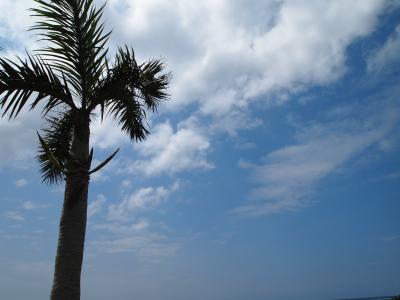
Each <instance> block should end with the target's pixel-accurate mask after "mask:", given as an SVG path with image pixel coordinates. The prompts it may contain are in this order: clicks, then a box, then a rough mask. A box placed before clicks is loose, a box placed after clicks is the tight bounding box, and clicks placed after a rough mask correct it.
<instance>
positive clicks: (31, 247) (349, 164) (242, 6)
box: [0, 0, 400, 300]
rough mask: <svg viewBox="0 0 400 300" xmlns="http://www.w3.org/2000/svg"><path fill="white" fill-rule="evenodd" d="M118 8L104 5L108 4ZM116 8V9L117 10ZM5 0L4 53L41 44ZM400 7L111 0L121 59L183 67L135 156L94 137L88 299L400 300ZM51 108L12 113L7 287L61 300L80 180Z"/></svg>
mask: <svg viewBox="0 0 400 300" xmlns="http://www.w3.org/2000/svg"><path fill="white" fill-rule="evenodd" d="M100 2H101V1H100ZM100 2H99V3H100ZM30 5H32V3H31V1H29V0H18V1H17V2H16V3H15V2H14V1H12V0H2V1H1V3H0V44H1V46H2V48H3V49H2V50H1V55H2V56H7V57H10V58H11V57H15V55H21V56H23V55H24V51H25V49H35V48H36V47H38V46H39V45H38V42H37V41H36V39H35V37H34V36H33V35H32V33H31V32H27V31H26V29H27V28H28V27H29V26H30V25H31V24H32V22H33V20H32V19H31V18H30V17H29V13H28V12H27V11H26V9H27V8H29V7H30ZM399 16H400V6H399V4H398V2H397V1H378V0H377V1H374V0H360V1H352V2H351V4H350V3H349V2H348V1H345V0H343V1H339V0H338V1H262V0H251V1H244V0H231V1H228V0H220V1H183V0H174V1H165V0H151V1H144V0H109V1H108V5H107V7H106V10H105V22H106V24H107V26H108V27H109V28H113V36H112V38H111V40H110V44H109V46H110V48H111V53H113V51H115V49H116V47H117V45H122V44H124V43H126V44H128V45H132V46H133V47H134V48H135V49H136V55H137V58H138V60H140V61H143V60H146V59H147V58H150V57H155V58H159V57H162V58H165V59H166V62H167V64H168V69H169V70H171V71H172V72H173V74H174V80H173V83H172V86H171V90H170V91H171V95H172V96H171V100H170V101H169V102H168V103H165V104H163V105H162V106H161V107H160V109H159V112H158V114H156V115H154V116H151V117H150V120H149V122H150V124H151V128H152V135H151V136H150V137H149V138H148V140H146V141H145V142H143V143H141V144H133V143H131V142H130V141H129V139H128V138H127V137H126V136H124V134H123V133H121V132H120V131H119V129H118V126H116V125H115V124H114V123H113V121H112V120H106V121H105V122H103V123H102V124H100V123H99V122H95V123H94V124H93V126H92V141H91V142H92V145H93V146H94V148H95V157H96V159H97V160H101V159H102V158H104V157H106V156H107V155H109V154H110V153H112V152H113V151H114V150H115V149H116V148H118V147H121V152H120V153H119V154H118V157H117V158H116V159H115V160H114V161H113V162H112V164H110V165H109V166H108V167H107V168H106V169H104V171H102V173H100V174H97V175H96V176H94V177H93V178H92V180H91V187H90V195H89V203H90V204H89V221H88V231H87V242H86V249H85V251H86V252H85V261H84V271H83V278H82V281H83V295H82V299H86V300H95V299H96V300H103V299H104V300H105V299H110V298H113V299H148V300H158V299H174V300H179V299H182V300H183V299H194V300H195V299H202V300H208V299H209V300H214V299H215V300H217V299H218V300H220V299H221V300H223V299H229V300H235V299H237V300H242V299H252V300H258V299H260V300H261V299H276V300H279V299H282V300H285V299H287V300H290V299H304V300H306V299H307V300H312V299H336V298H349V297H363V296H378V295H392V294H399V293H400V282H399V280H398V278H400V257H399V255H398V254H399V253H400V221H399V220H400V218H399V217H398V212H399V211H400V202H399V196H400V188H399V186H400V185H399V181H400V169H399V167H400V135H399V129H400V105H399V104H400V103H399V102H400V98H399V95H400V81H399V75H400V55H399V53H400V22H399V20H400V18H399ZM39 128H41V120H40V110H38V111H31V112H24V113H23V114H22V115H20V117H19V118H17V119H15V120H12V121H11V122H9V121H8V120H7V119H0V138H1V148H0V177H1V181H0V182H1V183H0V199H1V205H0V244H1V248H0V278H1V280H0V290H1V295H2V298H4V299H27V298H29V299H32V300H39V299H45V298H46V297H48V295H49V290H50V286H51V280H52V268H53V259H54V254H55V247H56V241H57V230H58V228H57V227H58V220H59V215H60V206H61V201H62V196H63V186H62V185H60V186H52V187H49V186H46V185H44V184H42V183H41V178H40V174H39V172H38V163H37V162H36V161H35V159H34V156H35V154H36V150H37V141H36V137H35V136H36V135H35V130H36V129H39Z"/></svg>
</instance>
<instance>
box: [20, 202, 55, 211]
mask: <svg viewBox="0 0 400 300" xmlns="http://www.w3.org/2000/svg"><path fill="white" fill-rule="evenodd" d="M22 207H23V209H25V210H36V209H42V208H47V207H49V205H48V204H40V203H35V202H32V201H25V202H24V203H23V204H22Z"/></svg>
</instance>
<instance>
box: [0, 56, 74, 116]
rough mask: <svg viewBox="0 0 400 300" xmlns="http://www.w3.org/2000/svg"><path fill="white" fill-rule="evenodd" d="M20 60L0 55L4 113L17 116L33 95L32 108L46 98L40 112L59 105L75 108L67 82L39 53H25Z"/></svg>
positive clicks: (1, 99) (0, 97)
mask: <svg viewBox="0 0 400 300" xmlns="http://www.w3.org/2000/svg"><path fill="white" fill-rule="evenodd" d="M27 56H28V58H27V59H26V60H25V61H23V60H22V59H18V62H13V61H11V60H8V59H4V58H0V108H1V109H3V116H4V115H5V114H6V113H8V112H9V117H10V118H12V117H16V116H17V115H18V113H19V112H20V111H21V109H22V108H23V107H24V106H25V104H26V103H27V102H28V100H29V99H31V96H32V95H36V97H33V98H32V99H33V100H32V103H31V109H33V108H35V107H36V105H38V104H39V102H41V100H43V99H47V102H46V104H45V105H44V108H43V113H44V114H47V112H48V111H49V110H51V109H52V108H54V107H56V106H57V105H59V104H62V103H63V104H67V105H69V106H70V107H71V108H75V105H74V103H73V100H72V95H71V92H70V90H69V87H68V84H67V83H66V82H64V84H63V83H62V82H61V80H60V79H59V78H58V76H57V75H56V74H55V73H54V72H53V70H52V68H51V67H50V66H49V65H48V64H47V63H46V62H44V61H43V60H42V59H41V58H40V56H32V55H30V54H29V53H28V54H27Z"/></svg>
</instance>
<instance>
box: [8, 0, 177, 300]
mask: <svg viewBox="0 0 400 300" xmlns="http://www.w3.org/2000/svg"><path fill="white" fill-rule="evenodd" d="M34 1H35V2H36V4H37V6H36V8H33V9H31V12H32V15H33V16H36V17H39V20H40V21H38V22H37V23H36V24H35V25H34V26H33V27H32V28H31V30H34V31H36V32H37V33H38V35H39V36H40V37H41V38H42V39H43V40H45V41H47V44H48V46H47V47H45V48H43V49H38V50H35V51H34V52H33V53H31V54H30V53H27V57H26V58H25V59H21V58H18V59H17V60H16V61H11V60H9V59H5V58H0V109H1V110H2V116H8V117H9V118H10V119H11V118H15V117H16V116H17V115H18V114H19V113H20V111H21V110H22V109H23V108H24V107H25V106H26V105H29V106H30V109H34V108H35V107H37V106H40V107H41V108H42V109H43V114H42V115H43V117H44V118H45V119H46V121H47V125H48V126H47V127H46V128H45V129H44V130H43V134H42V135H43V136H41V135H39V133H38V137H39V142H40V143H39V155H38V159H39V161H40V164H41V172H42V175H43V181H44V182H47V183H49V184H54V183H57V182H60V181H62V180H63V179H65V182H66V183H65V194H64V204H63V210H62V215H61V221H60V228H59V239H58V248H57V255H56V261H55V271H54V281H53V287H52V291H51V299H52V300H64V299H65V300H76V299H79V298H80V276H81V268H82V258H83V249H84V241H85V231H86V218H87V197H88V187H89V177H90V174H92V173H93V172H95V171H98V170H99V169H100V168H102V167H104V166H105V165H106V164H107V163H108V162H109V161H110V160H111V159H112V158H113V157H114V155H115V154H116V152H115V153H113V154H112V155H111V156H110V157H109V158H107V159H106V160H105V161H104V162H103V163H101V164H100V165H99V166H97V167H95V168H93V169H91V162H92V157H93V148H92V149H91V150H89V140H90V122H91V119H93V118H94V117H95V112H96V111H100V113H99V114H100V116H99V117H101V119H103V117H104V116H112V117H113V118H115V119H116V120H117V121H118V123H119V125H120V126H121V129H122V130H123V131H125V132H126V133H127V134H128V135H129V136H130V138H131V139H132V140H134V141H141V140H143V139H145V138H146V136H147V135H148V134H149V129H148V126H147V123H146V111H147V110H149V111H152V112H154V111H155V110H156V109H157V106H158V105H159V103H160V102H161V101H162V100H165V99H167V98H168V94H167V88H168V85H169V82H170V73H165V72H164V65H163V62H162V61H160V60H151V61H148V62H145V63H143V64H138V63H137V62H136V60H135V55H134V51H133V50H132V49H131V48H128V47H127V46H125V47H122V48H119V49H118V51H117V53H116V56H115V57H114V58H113V59H111V62H109V59H108V56H107V53H108V48H107V47H106V43H107V40H108V38H109V36H110V32H107V33H105V32H104V25H103V23H101V18H102V14H103V9H104V5H103V6H102V7H100V8H96V6H95V4H94V2H93V0H46V1H45V0H34ZM96 108H100V109H99V110H96ZM117 151H118V150H117Z"/></svg>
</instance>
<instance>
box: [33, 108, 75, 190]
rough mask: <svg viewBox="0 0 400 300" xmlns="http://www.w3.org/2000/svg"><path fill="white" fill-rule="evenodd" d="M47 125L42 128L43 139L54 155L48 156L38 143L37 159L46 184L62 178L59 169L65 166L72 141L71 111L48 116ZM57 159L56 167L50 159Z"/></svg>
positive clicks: (56, 181)
mask: <svg viewBox="0 0 400 300" xmlns="http://www.w3.org/2000/svg"><path fill="white" fill-rule="evenodd" d="M46 120H47V123H48V126H47V128H46V129H44V130H43V131H44V133H45V134H44V136H43V141H44V142H45V144H46V145H47V147H48V148H49V150H50V151H51V152H52V154H53V156H54V157H49V154H48V151H46V149H45V148H44V147H43V144H42V143H40V144H39V154H38V155H37V159H38V160H39V162H40V171H41V173H42V179H43V181H44V182H46V183H48V184H54V183H58V182H60V181H61V180H62V179H63V173H62V171H61V169H65V168H66V162H67V160H68V158H69V151H70V148H71V142H72V130H73V112H72V111H68V112H67V113H59V114H57V115H55V116H51V117H48V118H47V119H46ZM54 159H56V160H57V165H58V166H60V167H61V168H59V167H56V166H55V164H54V162H52V160H54Z"/></svg>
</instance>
